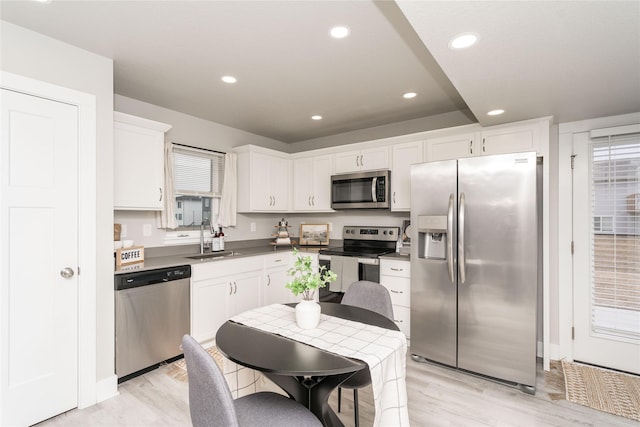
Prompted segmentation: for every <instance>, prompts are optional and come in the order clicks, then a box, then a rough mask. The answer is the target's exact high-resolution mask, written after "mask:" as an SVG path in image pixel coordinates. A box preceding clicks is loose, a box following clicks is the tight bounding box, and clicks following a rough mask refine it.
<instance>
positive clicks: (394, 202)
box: [393, 191, 396, 205]
mask: <svg viewBox="0 0 640 427" xmlns="http://www.w3.org/2000/svg"><path fill="white" fill-rule="evenodd" d="M393 204H394V205H395V204H396V192H395V191H394V192H393Z"/></svg>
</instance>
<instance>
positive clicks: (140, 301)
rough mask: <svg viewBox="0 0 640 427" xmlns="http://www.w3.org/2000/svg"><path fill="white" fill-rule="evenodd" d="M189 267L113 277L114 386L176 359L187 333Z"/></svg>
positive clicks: (188, 325) (189, 313)
mask: <svg viewBox="0 0 640 427" xmlns="http://www.w3.org/2000/svg"><path fill="white" fill-rule="evenodd" d="M190 277H191V266H189V265H184V266H179V267H171V268H163V269H157V270H149V271H140V272H135V273H124V274H119V275H116V276H115V295H116V296H115V298H116V301H115V310H116V313H115V320H116V337H115V339H116V342H115V347H116V375H117V376H118V382H119V383H120V382H122V381H125V380H127V379H129V378H131V377H134V376H136V375H138V374H140V373H143V372H146V371H148V370H149V369H151V368H155V367H156V366H157V365H158V364H159V363H161V362H164V361H167V360H170V359H175V358H178V357H179V356H181V355H182V349H181V348H180V346H181V342H182V336H183V335H184V334H188V333H189V331H190V316H191V310H190V296H189V295H190V284H191V279H190Z"/></svg>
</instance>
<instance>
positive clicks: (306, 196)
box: [293, 155, 332, 212]
mask: <svg viewBox="0 0 640 427" xmlns="http://www.w3.org/2000/svg"><path fill="white" fill-rule="evenodd" d="M331 160H332V157H331V156H330V155H327V156H317V157H313V158H311V157H309V158H301V159H295V160H294V161H293V162H294V163H293V209H294V210H296V211H307V212H314V211H315V212H326V211H331V171H332V167H331V165H332V161H331Z"/></svg>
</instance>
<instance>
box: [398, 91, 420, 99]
mask: <svg viewBox="0 0 640 427" xmlns="http://www.w3.org/2000/svg"><path fill="white" fill-rule="evenodd" d="M416 95H417V93H415V92H407V93H405V94H404V95H402V97H403V98H406V99H411V98H415V97H416Z"/></svg>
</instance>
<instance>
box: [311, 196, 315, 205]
mask: <svg viewBox="0 0 640 427" xmlns="http://www.w3.org/2000/svg"><path fill="white" fill-rule="evenodd" d="M315 205H316V196H311V206H315Z"/></svg>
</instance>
